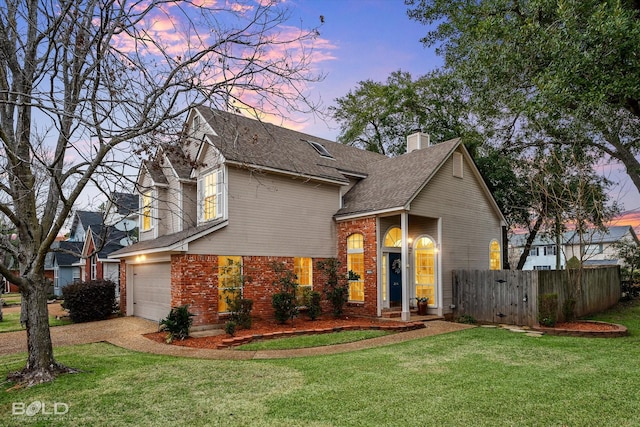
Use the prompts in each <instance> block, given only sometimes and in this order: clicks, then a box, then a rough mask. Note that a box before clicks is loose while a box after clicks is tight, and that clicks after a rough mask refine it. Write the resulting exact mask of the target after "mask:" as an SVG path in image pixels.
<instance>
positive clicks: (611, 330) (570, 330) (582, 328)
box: [534, 320, 629, 338]
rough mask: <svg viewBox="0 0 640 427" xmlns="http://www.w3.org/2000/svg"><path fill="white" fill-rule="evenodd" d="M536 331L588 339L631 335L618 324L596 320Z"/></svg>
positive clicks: (559, 325) (541, 328)
mask: <svg viewBox="0 0 640 427" xmlns="http://www.w3.org/2000/svg"><path fill="white" fill-rule="evenodd" d="M534 329H535V330H538V331H542V332H544V333H545V334H548V335H560V336H573V337H587V338H589V337H590V338H617V337H624V336H627V335H628V334H629V331H628V330H627V328H626V327H625V326H623V325H618V324H617V323H607V322H598V321H595V320H581V321H576V322H563V323H556V325H555V326H554V327H552V328H548V327H544V326H539V327H537V328H534Z"/></svg>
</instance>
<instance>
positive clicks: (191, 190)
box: [180, 182, 198, 230]
mask: <svg viewBox="0 0 640 427" xmlns="http://www.w3.org/2000/svg"><path fill="white" fill-rule="evenodd" d="M196 187H197V186H196V183H195V182H194V183H186V182H184V183H182V192H181V193H180V202H181V207H180V212H182V217H181V218H180V219H181V220H182V229H183V230H186V229H187V228H189V227H195V226H196V225H197V223H198V192H197V189H196Z"/></svg>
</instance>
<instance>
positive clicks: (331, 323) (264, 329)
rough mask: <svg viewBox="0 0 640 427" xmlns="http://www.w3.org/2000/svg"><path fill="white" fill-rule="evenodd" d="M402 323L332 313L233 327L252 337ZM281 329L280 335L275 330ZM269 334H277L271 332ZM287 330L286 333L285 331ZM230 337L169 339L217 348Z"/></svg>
mask: <svg viewBox="0 0 640 427" xmlns="http://www.w3.org/2000/svg"><path fill="white" fill-rule="evenodd" d="M395 325H398V326H399V325H401V324H399V322H390V321H385V320H378V319H369V318H362V317H342V318H338V319H335V318H332V317H321V318H319V319H316V320H309V319H305V318H297V319H295V320H294V322H293V324H292V323H291V322H287V323H285V324H284V325H282V324H279V323H277V322H276V321H275V320H264V319H253V324H252V326H251V329H238V330H236V334H235V338H241V337H247V338H248V337H255V336H256V335H257V336H265V335H266V336H265V338H267V337H270V338H276V337H285V336H291V335H301V334H304V333H307V332H309V331H320V330H323V331H327V330H332V331H336V330H339V329H340V328H345V329H357V328H361V329H380V328H382V327H387V326H395ZM278 333H281V334H282V335H280V334H278ZM271 334H276V336H273V335H271ZM285 334H286V335H285ZM144 336H145V337H147V338H148V339H150V340H153V341H156V342H159V343H166V336H167V333H166V332H154V333H150V334H145V335H144ZM230 338H234V337H232V336H231V335H228V334H226V333H224V330H222V333H221V334H220V335H214V336H205V337H189V338H187V339H185V340H182V341H180V340H176V341H173V342H172V343H171V345H179V346H185V347H193V348H209V349H219V348H225V347H227V346H228V345H225V344H224V343H223V340H229V339H230Z"/></svg>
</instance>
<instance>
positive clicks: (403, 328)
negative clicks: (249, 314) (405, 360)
mask: <svg viewBox="0 0 640 427" xmlns="http://www.w3.org/2000/svg"><path fill="white" fill-rule="evenodd" d="M422 328H426V325H425V324H424V323H423V322H409V323H402V324H398V325H347V326H336V327H333V328H321V329H292V330H288V331H278V332H269V333H266V334H255V335H246V336H242V337H232V338H226V339H223V340H222V343H221V344H218V346H217V348H218V349H224V348H229V347H235V346H239V345H242V344H247V343H250V342H251V341H253V340H266V339H275V338H286V337H292V336H298V335H315V334H329V333H333V332H342V331H364V330H381V331H389V332H408V331H413V330H415V329H422Z"/></svg>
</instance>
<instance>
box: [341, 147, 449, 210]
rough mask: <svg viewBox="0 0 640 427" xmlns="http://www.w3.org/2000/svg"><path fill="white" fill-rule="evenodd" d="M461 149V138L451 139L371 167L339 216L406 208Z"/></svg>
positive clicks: (346, 201) (347, 197)
mask: <svg viewBox="0 0 640 427" xmlns="http://www.w3.org/2000/svg"><path fill="white" fill-rule="evenodd" d="M459 145H460V139H459V138H457V139H452V140H450V141H446V142H443V143H441V144H436V145H432V146H430V147H426V148H423V149H421V150H416V151H413V152H411V153H407V154H403V155H402V156H398V157H395V158H386V157H385V158H384V159H382V160H379V161H378V162H375V163H373V164H371V165H370V167H369V176H368V177H367V179H363V180H362V181H360V182H358V183H357V184H356V185H355V186H354V187H353V188H352V189H351V190H349V192H348V193H347V194H345V196H344V199H343V200H344V205H343V207H342V209H340V210H339V211H338V213H337V215H348V214H357V213H362V212H369V211H378V210H384V209H390V208H396V207H402V206H405V205H406V204H407V203H409V202H410V201H411V200H412V199H413V198H414V197H415V195H416V194H417V193H418V191H419V190H420V189H421V188H422V187H423V186H424V185H425V183H426V182H428V181H429V179H430V178H431V177H432V176H433V175H434V174H435V172H436V171H437V170H438V169H439V168H440V166H441V165H442V163H443V162H444V161H445V160H446V159H447V158H448V157H449V156H450V155H451V154H452V153H453V151H454V150H455V149H456V148H457V147H458V146H459Z"/></svg>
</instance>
